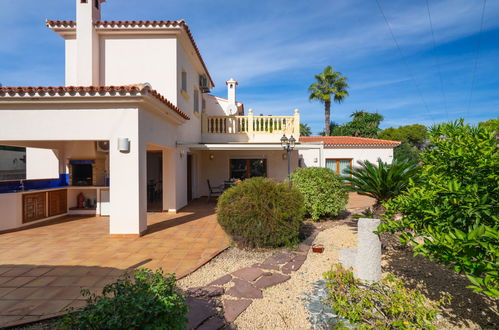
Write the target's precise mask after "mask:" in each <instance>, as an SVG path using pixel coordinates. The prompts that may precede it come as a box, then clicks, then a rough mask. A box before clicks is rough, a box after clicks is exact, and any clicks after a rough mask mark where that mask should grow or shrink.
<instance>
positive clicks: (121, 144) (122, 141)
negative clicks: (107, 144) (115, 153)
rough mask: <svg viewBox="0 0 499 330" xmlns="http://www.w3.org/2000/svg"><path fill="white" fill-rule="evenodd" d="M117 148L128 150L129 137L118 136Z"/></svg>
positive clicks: (121, 150) (123, 150)
mask: <svg viewBox="0 0 499 330" xmlns="http://www.w3.org/2000/svg"><path fill="white" fill-rule="evenodd" d="M118 150H119V151H120V152H130V139H128V138H122V137H120V138H118Z"/></svg>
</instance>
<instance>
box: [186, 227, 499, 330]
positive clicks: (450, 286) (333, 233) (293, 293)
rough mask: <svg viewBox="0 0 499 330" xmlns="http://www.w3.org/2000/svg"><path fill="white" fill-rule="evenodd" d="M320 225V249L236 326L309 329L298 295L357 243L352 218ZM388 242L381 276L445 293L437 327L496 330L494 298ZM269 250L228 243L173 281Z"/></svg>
mask: <svg viewBox="0 0 499 330" xmlns="http://www.w3.org/2000/svg"><path fill="white" fill-rule="evenodd" d="M320 226H321V227H322V228H323V229H324V230H323V231H322V232H320V233H319V235H318V236H317V238H316V240H315V242H314V243H321V244H324V246H325V251H324V253H323V254H317V253H312V252H311V251H310V252H309V254H308V258H307V260H306V261H305V263H304V264H303V266H302V267H301V268H300V270H299V271H297V272H296V273H293V274H292V277H291V279H290V280H289V281H287V282H285V283H283V284H280V285H277V286H274V287H270V288H267V289H265V290H263V299H255V300H254V301H253V303H252V304H251V305H250V306H249V308H248V309H247V310H246V311H244V312H243V313H242V314H241V315H240V316H239V317H238V319H237V320H236V321H235V324H236V326H237V327H238V328H239V329H241V330H246V329H251V330H252V329H310V328H311V324H310V322H309V321H308V317H309V314H308V312H307V310H306V308H305V305H304V299H305V295H304V293H310V292H312V290H313V283H315V282H316V281H318V280H320V279H322V274H323V273H324V272H325V271H328V270H329V269H330V267H331V266H332V265H333V264H336V263H337V262H338V253H339V250H340V249H343V248H352V247H356V241H357V230H356V221H351V220H348V219H345V220H339V221H338V220H336V221H327V222H323V223H320ZM388 240H389V242H388V243H387V244H386V246H387V248H386V249H384V250H383V260H382V268H383V273H384V274H386V273H387V272H391V273H393V274H395V275H397V276H399V277H401V278H402V279H403V280H404V282H405V283H406V285H407V286H409V287H412V288H418V289H419V290H422V292H424V293H425V295H426V296H427V297H428V298H430V299H434V300H438V299H439V298H440V296H441V293H442V292H449V293H450V294H451V296H452V302H451V303H450V305H449V306H447V307H446V308H445V310H444V311H443V313H442V317H441V319H440V320H439V321H438V322H437V324H436V326H437V329H445V330H447V329H499V313H498V301H497V300H496V301H494V300H492V299H489V298H487V297H485V296H484V295H481V294H477V293H473V292H472V291H471V290H469V289H467V288H466V286H468V285H469V282H468V280H467V279H466V277H464V276H462V275H459V274H456V273H454V272H453V271H452V270H449V269H447V268H446V267H445V266H442V265H439V264H436V263H434V262H432V261H430V260H428V259H426V258H424V257H414V256H413V255H412V252H411V251H410V249H408V248H405V249H401V248H398V247H397V244H396V242H397V241H396V239H394V238H393V237H389V238H388ZM383 241H384V242H386V240H385V239H383ZM273 253H275V250H272V251H260V252H254V251H251V252H249V251H245V250H241V249H238V248H235V247H232V248H229V249H228V250H226V251H224V252H223V253H222V254H220V255H219V256H218V257H216V258H215V259H213V260H212V261H210V262H209V263H208V264H206V265H204V266H203V267H201V268H200V269H199V270H197V271H196V272H194V273H193V274H191V275H189V276H187V277H185V278H183V279H181V280H180V281H179V283H178V284H179V286H180V287H181V288H184V289H187V288H190V287H196V286H203V285H206V284H208V283H210V282H211V281H213V280H215V279H217V278H219V277H221V276H223V275H225V274H228V273H231V272H233V271H236V270H238V269H240V268H244V267H247V266H251V265H253V264H255V263H258V262H262V261H263V260H265V259H266V258H267V257H269V256H270V255H272V254H273ZM226 286H230V285H226Z"/></svg>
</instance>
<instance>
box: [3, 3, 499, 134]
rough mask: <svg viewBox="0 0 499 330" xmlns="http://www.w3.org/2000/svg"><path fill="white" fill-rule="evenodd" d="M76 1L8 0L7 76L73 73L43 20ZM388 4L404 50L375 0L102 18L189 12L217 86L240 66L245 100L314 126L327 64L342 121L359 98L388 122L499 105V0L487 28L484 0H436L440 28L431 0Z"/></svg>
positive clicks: (45, 79) (13, 79) (479, 114)
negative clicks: (343, 89)
mask: <svg viewBox="0 0 499 330" xmlns="http://www.w3.org/2000/svg"><path fill="white" fill-rule="evenodd" d="M75 3H76V1H75V0H44V1H38V0H15V1H14V0H0V29H1V31H3V33H2V38H1V42H0V63H1V64H0V83H2V84H3V85H4V86H26V85H34V86H59V85H63V84H64V44H63V40H62V39H61V38H60V37H59V36H57V35H56V34H55V33H53V32H51V31H50V30H48V29H47V28H46V27H45V24H44V22H45V19H46V18H48V19H74V18H75ZM379 3H380V5H381V7H382V10H383V12H384V14H385V15H386V18H387V20H388V23H389V25H390V27H391V28H392V30H393V33H394V35H395V39H396V41H397V42H398V44H399V45H400V49H401V51H402V54H403V55H401V53H400V52H399V50H398V49H397V47H396V45H395V42H394V40H393V38H392V36H391V34H390V31H389V29H388V27H387V24H386V22H385V20H384V18H383V16H382V14H381V12H380V10H379V8H378V6H377V3H376V0H344V1H332V0H329V1H320V0H319V1H301V0H294V1H289V0H288V1H284V0H272V1H264V0H253V1H234V0H232V1H222V0H210V1H198V0H182V1H173V0H170V1H165V0H148V1H138V0H107V2H106V3H105V4H103V19H107V20H109V19H185V20H187V23H188V24H189V26H190V28H191V30H192V32H193V34H194V37H195V38H196V41H197V43H198V46H199V48H200V50H201V52H202V54H203V57H204V59H205V62H206V63H207V65H208V68H209V70H210V73H211V75H212V76H213V78H214V80H215V84H216V85H217V86H216V88H215V90H214V91H213V92H214V93H215V94H217V95H220V96H225V95H226V91H225V83H224V82H225V80H227V79H228V78H230V77H234V78H235V79H237V80H238V81H239V89H238V100H240V101H242V102H244V103H245V107H246V109H248V108H252V109H254V112H255V113H257V114H260V113H262V114H274V115H278V114H281V115H288V114H292V110H293V109H294V108H298V109H300V113H301V116H302V117H301V118H302V122H305V123H308V124H309V125H310V126H311V127H312V130H313V132H314V133H317V132H319V131H320V130H322V129H323V116H324V114H323V112H324V111H323V106H322V105H321V104H319V103H315V102H309V101H308V93H307V88H308V86H309V85H310V84H311V83H312V82H313V76H314V74H316V73H319V72H320V71H321V70H322V69H323V68H324V67H325V66H326V65H329V64H330V65H333V66H334V67H335V69H336V70H337V71H340V72H342V73H343V74H344V75H345V76H346V77H348V79H349V84H350V97H348V98H347V99H346V100H345V102H343V103H342V104H340V105H337V104H334V105H333V108H332V119H333V120H335V121H337V122H339V123H342V122H345V121H348V120H349V115H350V114H351V113H352V112H353V111H355V110H359V109H365V110H367V111H378V112H379V113H381V114H382V115H384V116H385V121H384V122H383V124H382V127H389V126H399V125H406V124H412V123H422V124H427V125H430V124H432V123H435V122H441V121H446V120H454V119H458V118H460V117H463V118H465V119H466V120H467V121H469V122H471V123H476V122H478V121H482V120H486V119H490V118H493V117H497V116H498V115H499V1H494V0H489V1H487V4H486V7H485V15H484V20H483V28H482V32H481V33H480V30H481V17H482V8H483V7H482V6H483V1H482V0H428V4H429V9H430V15H431V19H432V24H433V32H434V34H433V35H434V39H433V37H432V33H431V29H430V24H429V18H428V8H427V6H426V3H427V2H426V0H417V1H416V0H398V1H392V0H379ZM478 45H479V47H478ZM473 82H474V83H473ZM472 85H473V88H472ZM470 96H471V97H470Z"/></svg>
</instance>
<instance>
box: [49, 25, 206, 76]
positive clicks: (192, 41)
mask: <svg viewBox="0 0 499 330" xmlns="http://www.w3.org/2000/svg"><path fill="white" fill-rule="evenodd" d="M46 24H47V26H48V27H50V28H56V27H57V28H74V27H76V22H75V21H54V20H47V21H46ZM95 26H96V27H98V28H100V27H102V28H114V27H117V28H134V27H139V28H141V27H170V26H173V27H182V28H184V30H185V32H186V33H187V36H188V37H189V40H190V41H191V44H192V47H194V50H195V51H196V55H197V56H198V58H199V61H200V62H201V65H202V66H203V68H204V70H205V71H206V74H207V75H208V78H209V79H210V82H211V84H212V85H213V86H215V83H214V82H213V79H212V78H211V75H210V72H209V71H208V68H207V67H206V64H205V63H204V60H203V57H202V56H201V52H200V51H199V48H198V45H197V44H196V41H195V40H194V36H193V35H192V32H191V30H190V29H189V26H188V25H187V23H186V22H185V21H184V20H175V21H170V20H166V21H97V22H95Z"/></svg>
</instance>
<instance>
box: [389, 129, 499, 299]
mask: <svg viewBox="0 0 499 330" xmlns="http://www.w3.org/2000/svg"><path fill="white" fill-rule="evenodd" d="M430 139H431V141H432V144H433V147H432V148H430V149H428V150H426V151H425V152H424V153H422V163H423V165H422V172H421V181H420V182H419V183H416V182H411V184H410V185H409V189H408V190H407V192H405V193H404V194H402V195H400V196H398V197H397V198H395V199H393V200H392V201H390V202H388V203H386V204H385V207H386V209H387V212H386V213H385V219H384V222H383V224H382V225H381V226H380V230H382V231H390V232H401V233H402V241H403V242H411V243H412V244H413V245H414V250H415V253H417V254H421V255H424V256H427V257H430V258H432V259H434V260H436V261H438V262H440V263H444V264H450V265H452V266H453V268H454V270H455V271H456V272H464V273H465V274H466V275H467V276H468V278H469V280H470V281H471V283H472V285H471V288H473V289H474V290H475V291H483V292H484V293H485V294H487V295H489V296H492V297H499V276H498V271H499V262H498V255H499V217H498V214H499V152H498V148H497V140H496V138H495V136H494V134H492V133H490V132H489V131H487V130H486V129H485V128H477V127H470V126H469V125H465V124H464V123H463V121H462V120H461V121H459V122H454V123H448V124H442V125H436V126H434V127H432V128H431V130H430ZM397 214H401V215H402V219H400V220H395V216H396V215H397ZM421 237H423V238H424V239H420V238H421Z"/></svg>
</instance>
